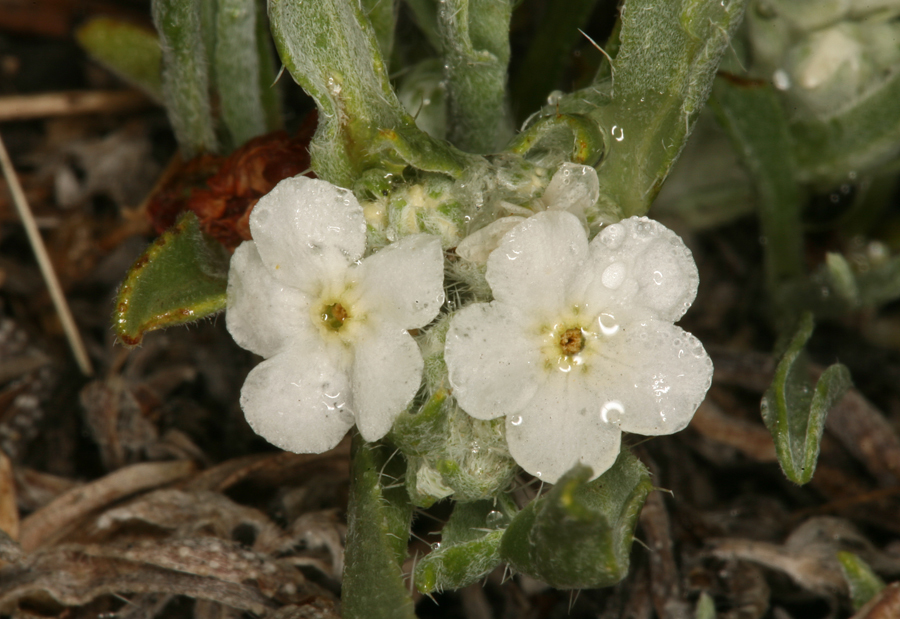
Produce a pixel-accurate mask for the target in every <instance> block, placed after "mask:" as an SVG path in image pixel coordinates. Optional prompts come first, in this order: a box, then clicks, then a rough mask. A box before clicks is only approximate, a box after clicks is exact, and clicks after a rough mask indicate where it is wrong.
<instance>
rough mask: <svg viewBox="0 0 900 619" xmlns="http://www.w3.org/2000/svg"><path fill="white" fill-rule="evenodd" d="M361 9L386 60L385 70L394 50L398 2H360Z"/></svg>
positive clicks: (373, 0) (391, 0)
mask: <svg viewBox="0 0 900 619" xmlns="http://www.w3.org/2000/svg"><path fill="white" fill-rule="evenodd" d="M360 7H361V8H362V10H363V13H365V15H366V17H367V18H368V19H369V23H370V24H372V30H374V31H375V38H376V39H377V40H378V49H379V50H381V57H382V58H383V59H384V65H385V68H387V67H388V63H389V62H390V58H391V51H392V50H393V49H394V28H395V26H396V25H397V0H360Z"/></svg>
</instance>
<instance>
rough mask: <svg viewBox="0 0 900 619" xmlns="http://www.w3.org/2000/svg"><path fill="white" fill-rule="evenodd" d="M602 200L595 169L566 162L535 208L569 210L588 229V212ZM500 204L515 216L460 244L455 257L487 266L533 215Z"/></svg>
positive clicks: (530, 212) (521, 208)
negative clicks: (510, 235) (506, 238)
mask: <svg viewBox="0 0 900 619" xmlns="http://www.w3.org/2000/svg"><path fill="white" fill-rule="evenodd" d="M599 197H600V180H599V179H598V178H597V171H596V170H595V169H594V168H592V167H590V166H586V165H579V164H577V163H564V164H562V165H561V166H559V169H558V170H557V171H556V173H555V174H554V175H553V178H551V179H550V183H549V184H548V185H547V189H545V190H544V195H543V196H541V197H540V198H539V199H538V201H537V204H536V205H535V207H536V208H537V209H539V210H540V211H543V210H550V211H560V210H564V211H568V212H570V213H573V214H574V215H576V216H578V219H579V220H581V223H582V224H583V225H584V226H585V227H587V217H586V211H587V210H588V209H589V208H591V207H592V206H594V204H596V202H597V199H598V198H599ZM501 204H502V206H504V207H505V208H506V209H507V210H508V211H509V212H511V213H515V214H514V215H512V216H510V217H501V218H500V219H497V220H495V221H492V222H491V223H489V224H488V225H486V226H485V227H484V228H480V229H478V230H476V231H475V232H473V233H472V234H470V235H469V236H467V237H466V238H464V239H463V240H462V241H460V242H459V244H458V245H457V246H456V254H457V255H458V256H459V257H460V258H462V259H463V260H467V261H468V262H473V263H475V264H479V265H483V264H485V263H486V262H487V259H488V256H489V255H490V254H491V252H492V251H494V250H495V249H496V248H497V246H498V245H499V244H500V240H501V239H502V238H503V236H504V235H505V234H506V233H507V232H509V231H510V230H512V229H513V228H515V227H516V226H518V225H519V224H520V223H522V222H523V221H525V219H526V218H527V217H530V216H531V215H533V214H534V212H533V211H531V210H529V209H527V208H525V207H523V206H517V205H515V204H509V203H507V202H503V203H501Z"/></svg>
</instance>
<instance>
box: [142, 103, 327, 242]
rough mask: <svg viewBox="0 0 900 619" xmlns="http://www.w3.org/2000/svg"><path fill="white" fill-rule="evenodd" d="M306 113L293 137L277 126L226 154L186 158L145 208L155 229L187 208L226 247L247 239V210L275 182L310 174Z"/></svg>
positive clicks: (310, 128)
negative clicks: (270, 131) (272, 130)
mask: <svg viewBox="0 0 900 619" xmlns="http://www.w3.org/2000/svg"><path fill="white" fill-rule="evenodd" d="M315 125H316V119H315V114H310V115H309V116H308V117H307V119H306V120H305V121H304V123H303V125H302V126H301V128H300V130H299V131H298V133H297V134H296V135H295V136H290V135H288V134H287V132H285V131H276V132H274V133H269V134H266V135H261V136H259V137H256V138H253V139H252V140H250V141H249V142H247V143H246V144H244V145H243V146H241V147H240V148H239V149H237V150H236V151H234V152H233V153H231V155H229V156H228V157H216V156H213V155H201V156H200V157H197V158H195V159H192V160H190V161H188V162H187V163H186V164H184V165H183V166H181V167H180V169H178V170H177V171H175V172H174V173H173V174H172V175H171V176H170V178H169V179H168V180H167V181H166V182H165V183H163V185H162V186H161V187H159V188H158V189H157V190H156V191H155V192H154V194H153V195H152V197H151V199H150V201H149V202H148V205H147V213H148V214H149V216H150V219H151V221H152V222H153V225H154V227H155V228H156V230H157V232H162V231H163V230H165V229H166V228H169V227H170V226H172V225H173V224H174V223H175V219H176V218H177V217H178V214H179V213H181V212H182V211H185V210H191V211H193V212H194V213H196V214H197V217H198V218H199V219H200V225H201V227H202V228H203V230H204V231H205V232H207V233H208V234H210V235H211V236H213V237H214V238H216V239H218V240H219V241H220V242H221V243H222V244H223V245H225V246H226V247H228V248H229V249H234V248H235V247H237V246H238V245H239V244H240V243H241V242H242V241H247V240H250V227H249V223H248V222H249V217H250V211H251V210H252V209H253V206H254V205H255V204H256V202H257V200H259V199H260V198H261V197H262V196H264V195H265V194H267V193H269V191H271V190H272V188H273V187H274V186H275V185H277V184H278V182H279V181H281V180H283V179H285V178H288V177H291V176H296V175H298V174H302V173H309V141H310V139H311V138H312V134H313V132H314V131H315Z"/></svg>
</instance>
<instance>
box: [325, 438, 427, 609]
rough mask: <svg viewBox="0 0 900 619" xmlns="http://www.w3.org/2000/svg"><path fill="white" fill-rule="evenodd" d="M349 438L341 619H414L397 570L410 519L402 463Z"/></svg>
mask: <svg viewBox="0 0 900 619" xmlns="http://www.w3.org/2000/svg"><path fill="white" fill-rule="evenodd" d="M391 456H392V454H391V452H390V451H389V450H388V449H387V448H385V447H376V446H373V445H371V444H368V443H365V442H364V441H363V440H362V438H360V437H359V436H358V435H357V436H354V438H353V456H352V458H353V463H352V468H351V473H352V477H351V480H350V503H349V505H348V507H347V524H348V528H347V549H346V556H345V561H344V581H343V594H342V596H341V602H342V606H343V615H342V616H343V617H345V618H346V619H415V616H416V615H415V610H414V607H413V601H412V598H411V597H410V595H409V591H408V590H407V588H406V586H405V585H404V584H403V574H402V571H401V566H402V564H403V561H404V560H405V559H406V544H407V540H408V539H409V527H410V522H411V520H412V504H411V503H410V502H409V497H408V496H407V494H406V490H404V489H403V484H402V483H397V479H398V478H399V477H400V476H402V475H403V469H404V462H403V458H402V457H399V456H395V457H391Z"/></svg>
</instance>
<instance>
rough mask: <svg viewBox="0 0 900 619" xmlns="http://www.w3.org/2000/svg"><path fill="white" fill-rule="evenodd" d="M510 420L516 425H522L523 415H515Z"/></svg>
mask: <svg viewBox="0 0 900 619" xmlns="http://www.w3.org/2000/svg"><path fill="white" fill-rule="evenodd" d="M509 422H510V423H511V424H513V425H514V426H520V425H522V416H521V415H516V416H515V417H513V418H512V419H510V420H509Z"/></svg>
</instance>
